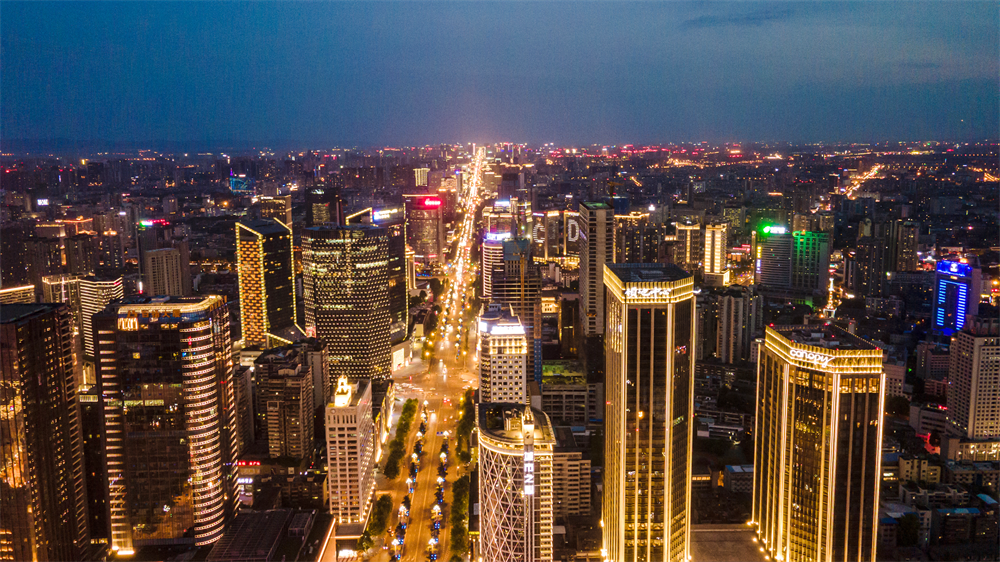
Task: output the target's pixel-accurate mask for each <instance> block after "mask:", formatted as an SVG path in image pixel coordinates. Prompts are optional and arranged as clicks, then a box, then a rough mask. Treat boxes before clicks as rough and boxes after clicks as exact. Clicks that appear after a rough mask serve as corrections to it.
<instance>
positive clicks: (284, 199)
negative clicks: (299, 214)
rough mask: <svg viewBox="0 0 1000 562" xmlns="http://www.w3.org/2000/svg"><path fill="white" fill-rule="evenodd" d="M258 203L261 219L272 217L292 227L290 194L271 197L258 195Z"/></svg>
mask: <svg viewBox="0 0 1000 562" xmlns="http://www.w3.org/2000/svg"><path fill="white" fill-rule="evenodd" d="M257 201H258V202H259V203H260V217H261V218H263V219H274V220H276V221H281V224H283V225H285V226H287V227H288V228H291V227H292V196H291V195H275V196H273V197H267V196H263V197H258V198H257Z"/></svg>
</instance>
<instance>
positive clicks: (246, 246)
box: [236, 219, 300, 348]
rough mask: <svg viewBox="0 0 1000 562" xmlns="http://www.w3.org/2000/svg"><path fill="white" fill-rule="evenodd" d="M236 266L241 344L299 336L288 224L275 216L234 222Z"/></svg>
mask: <svg viewBox="0 0 1000 562" xmlns="http://www.w3.org/2000/svg"><path fill="white" fill-rule="evenodd" d="M236 267H237V271H238V272H239V285H240V326H241V327H242V329H243V343H244V345H246V346H260V347H263V348H267V347H271V346H272V345H274V344H275V342H282V343H288V342H291V341H294V340H296V339H298V337H297V336H298V335H299V334H300V331H299V329H298V315H297V313H296V303H295V260H294V258H293V254H292V229H291V227H289V226H288V225H285V224H284V223H282V222H280V221H278V220H274V219H258V220H250V221H240V222H237V223H236Z"/></svg>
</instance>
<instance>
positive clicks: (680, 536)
mask: <svg viewBox="0 0 1000 562" xmlns="http://www.w3.org/2000/svg"><path fill="white" fill-rule="evenodd" d="M604 286H605V287H606V289H607V299H608V301H607V304H608V311H607V312H608V314H607V326H606V330H605V333H604V342H605V347H606V351H605V353H606V361H607V364H606V367H605V373H606V374H605V377H606V379H605V380H606V384H607V386H606V390H605V393H606V397H607V400H606V406H605V415H604V420H605V431H606V434H605V437H604V504H603V508H602V520H603V523H604V528H603V538H604V551H605V552H604V553H603V554H604V555H603V558H605V559H607V560H614V561H615V562H626V561H631V562H637V561H639V560H643V561H648V562H651V561H654V560H655V561H670V562H685V561H686V560H688V553H689V538H688V537H689V530H690V529H689V527H690V521H689V519H688V518H689V514H690V513H691V487H690V482H691V446H692V424H691V416H692V396H693V395H692V389H693V386H692V375H693V374H694V358H695V341H694V336H695V329H694V323H695V303H694V278H693V277H692V276H691V274H689V273H687V272H685V271H684V270H682V269H680V268H679V267H677V266H675V265H672V264H668V265H660V264H609V265H607V266H605V269H604Z"/></svg>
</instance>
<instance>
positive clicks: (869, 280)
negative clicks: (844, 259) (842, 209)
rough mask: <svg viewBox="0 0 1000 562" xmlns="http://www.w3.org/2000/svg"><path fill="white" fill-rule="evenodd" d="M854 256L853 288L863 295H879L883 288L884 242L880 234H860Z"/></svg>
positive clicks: (884, 278)
mask: <svg viewBox="0 0 1000 562" xmlns="http://www.w3.org/2000/svg"><path fill="white" fill-rule="evenodd" d="M857 246H858V248H857V252H856V253H855V258H854V264H855V265H854V268H855V271H856V275H855V276H854V283H853V285H854V286H853V287H851V289H853V290H854V291H855V292H856V293H858V294H859V295H861V296H865V297H881V296H882V291H883V290H884V289H885V280H886V276H885V273H886V271H888V269H887V268H886V243H885V238H884V237H882V236H861V237H860V238H858V242H857Z"/></svg>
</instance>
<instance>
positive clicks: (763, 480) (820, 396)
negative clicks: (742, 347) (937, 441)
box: [750, 325, 885, 562]
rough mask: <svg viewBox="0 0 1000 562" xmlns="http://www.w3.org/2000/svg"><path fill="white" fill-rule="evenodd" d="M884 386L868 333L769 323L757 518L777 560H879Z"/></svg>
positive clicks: (760, 385)
mask: <svg viewBox="0 0 1000 562" xmlns="http://www.w3.org/2000/svg"><path fill="white" fill-rule="evenodd" d="M884 384H885V375H884V373H883V371H882V350H881V349H879V348H877V347H875V346H874V345H872V344H871V343H869V342H868V341H865V340H863V339H861V338H859V337H857V336H854V335H853V334H849V333H847V332H845V331H843V330H841V329H839V328H837V327H835V326H829V325H812V326H786V327H770V328H767V330H766V336H765V338H764V347H763V348H762V349H761V353H760V358H759V360H758V362H757V420H756V436H755V449H756V450H755V454H754V491H753V495H754V497H753V520H752V521H750V525H752V526H753V527H754V528H755V530H756V533H757V540H759V541H760V542H759V544H760V545H761V548H763V549H764V551H765V553H766V554H767V555H768V556H769V557H770V558H773V559H774V560H784V561H794V562H798V561H802V562H805V561H817V562H818V561H834V560H836V561H848V560H850V561H872V560H875V548H876V540H875V532H876V528H877V525H878V499H879V484H880V477H881V474H880V471H879V464H880V458H881V450H882V423H881V421H882V415H881V414H882V412H883V411H884V401H885V395H884V392H883V388H884Z"/></svg>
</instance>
